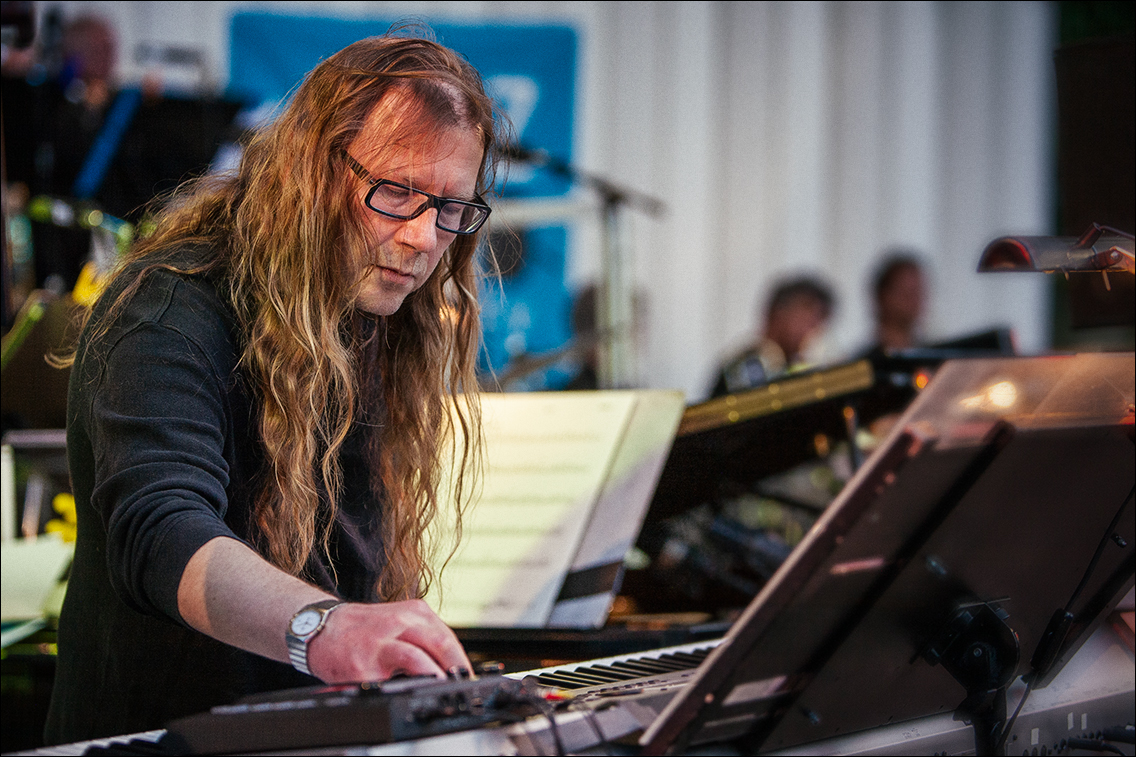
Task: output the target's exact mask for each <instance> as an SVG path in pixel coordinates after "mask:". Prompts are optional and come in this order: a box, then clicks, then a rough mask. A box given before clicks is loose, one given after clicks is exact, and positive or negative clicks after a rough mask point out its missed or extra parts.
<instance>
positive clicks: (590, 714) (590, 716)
mask: <svg viewBox="0 0 1136 757" xmlns="http://www.w3.org/2000/svg"><path fill="white" fill-rule="evenodd" d="M573 708H575V710H576V711H578V712H582V713H584V720H586V721H587V722H588V725H590V726H591V727H592V730H593V731H595V734H596V738H598V739H599V740H600V743H599V745H600V746H602V747H603V748H604V754H606V755H608V757H613V755H614V754H615V753H614V752H612V751H611V742H610V741H608V738H607V736H604V732H603V729H602V728H600V721H599V718H597V717H596V711H595V710H593V709H592V708H591V707H589V706H587V705H585V704H581V705H579V706H575V705H574V704H572V703H570V704H569V705H568V709H569V710H572V709H573Z"/></svg>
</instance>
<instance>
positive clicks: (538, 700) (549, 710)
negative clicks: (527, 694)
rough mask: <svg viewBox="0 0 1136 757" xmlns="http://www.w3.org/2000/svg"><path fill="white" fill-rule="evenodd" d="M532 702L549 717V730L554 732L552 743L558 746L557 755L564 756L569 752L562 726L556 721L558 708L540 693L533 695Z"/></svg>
mask: <svg viewBox="0 0 1136 757" xmlns="http://www.w3.org/2000/svg"><path fill="white" fill-rule="evenodd" d="M532 703H533V704H534V705H536V708H537V709H538V710H540V714H542V715H544V717H545V718H547V719H548V726H549V731H550V732H551V733H552V743H553V745H555V747H556V754H557V757H564V756H565V755H567V754H568V752H567V751H566V750H565V749H564V742H563V740H561V738H560V726H559V725H557V723H556V708H555V707H553V706H552V705H551V704H549V703H548V701H547V700H545V698H544V697H542V696H540V695H539V694H534V695H533V696H532Z"/></svg>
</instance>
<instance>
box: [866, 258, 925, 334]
mask: <svg viewBox="0 0 1136 757" xmlns="http://www.w3.org/2000/svg"><path fill="white" fill-rule="evenodd" d="M872 295H873V302H874V303H875V317H876V335H875V343H874V344H873V345H872V346H871V347H869V348H868V349H867V350H865V352H866V353H867V354H869V355H871V354H887V353H889V352H894V351H896V350H904V349H911V348H912V347H917V346H919V341H920V337H919V329H920V326H921V325H922V321H923V313H924V311H925V309H926V303H927V277H926V275H925V274H924V272H923V264H922V263H920V262H919V257H918V256H917V255H916V254H915V253H914V252H911V251H910V250H893V251H891V252H889V253H887V254H886V255H885V256H884V258H883V260H882V261H881V262H880V263H879V265H878V266H877V267H876V274H875V276H874V278H873V280H872Z"/></svg>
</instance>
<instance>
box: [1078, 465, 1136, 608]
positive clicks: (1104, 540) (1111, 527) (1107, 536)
mask: <svg viewBox="0 0 1136 757" xmlns="http://www.w3.org/2000/svg"><path fill="white" fill-rule="evenodd" d="M1133 494H1136V486H1133V487H1132V488H1131V489H1129V490H1128V496H1127V497H1125V498H1124V501H1123V502H1121V503H1120V508H1119V509H1118V510H1117V511H1116V515H1115V516H1113V518H1112V523H1109V524H1108V529H1107V530H1106V531H1105V532H1104V536H1102V537H1101V540H1100V544H1098V545H1097V551H1096V552H1094V553H1093V559H1092V560H1090V561H1089V567H1088V568H1087V569H1086V570H1085V575H1084V576H1082V577H1081V583H1079V584H1078V585H1077V588H1076V590H1074V592H1073V596H1072V597H1070V598H1069V603H1068V604H1066V605H1065V612H1069V611H1071V610H1072V609H1073V602H1075V601H1076V600H1077V597H1078V596H1080V594H1081V591H1082V590H1084V588H1085V584H1087V583H1088V582H1089V578H1090V576H1092V574H1093V571H1094V570H1096V567H1097V561H1098V560H1100V556H1101V554H1103V553H1104V546H1105V545H1106V544H1108V543H1109V542H1110V541H1112V534H1113V532H1114V531H1116V525H1117V524H1118V523H1120V516H1121V515H1123V514H1124V508H1125V507H1126V506H1127V505H1128V501H1129V500H1130V499H1132V495H1133Z"/></svg>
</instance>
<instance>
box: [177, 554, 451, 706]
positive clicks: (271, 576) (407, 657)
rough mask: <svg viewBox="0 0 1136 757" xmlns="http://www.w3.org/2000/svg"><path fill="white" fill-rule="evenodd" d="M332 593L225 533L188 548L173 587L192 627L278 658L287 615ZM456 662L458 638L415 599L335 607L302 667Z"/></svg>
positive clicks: (415, 666)
mask: <svg viewBox="0 0 1136 757" xmlns="http://www.w3.org/2000/svg"><path fill="white" fill-rule="evenodd" d="M332 598H333V597H331V595H329V594H328V593H327V592H325V591H323V590H322V589H318V588H316V587H314V586H311V585H310V584H307V583H305V582H303V581H301V580H300V579H298V578H296V577H294V576H290V575H288V574H287V573H284V572H283V571H281V570H279V569H277V568H276V567H275V566H273V565H270V564H269V563H268V562H267V561H265V559H264V558H263V557H261V556H260V555H258V554H257V553H256V552H254V551H253V550H252V549H250V548H249V547H248V546H247V545H245V544H243V543H241V542H239V541H237V540H236V539H230V538H228V537H224V536H219V537H217V538H215V539H213V540H211V541H209V542H206V543H205V545H204V546H202V547H201V549H199V550H198V551H197V552H196V553H194V555H193V557H191V558H190V560H189V564H188V565H186V567H185V572H184V573H183V574H182V578H181V583H180V584H179V586H178V609H179V610H180V611H181V615H182V618H183V619H184V620H185V621H186V622H187V623H189V625H191V626H192V627H193V628H196V629H197V630H198V631H201V632H202V633H205V634H208V635H209V636H212V637H213V638H214V639H217V640H218V641H223V642H225V643H226V644H232V645H233V646H235V647H240V648H241V649H244V650H247V651H249V652H255V653H256V654H259V655H264V656H265V657H270V658H272V659H274V660H279V661H280V662H288V661H289V659H288V646H287V644H286V643H285V641H284V634H285V631H286V629H287V628H288V622H289V621H290V620H291V618H292V615H293V614H295V613H296V611H297V610H299V609H300V608H301V607H303V606H304V605H307V604H310V603H312V602H318V601H320V600H324V599H332ZM455 666H461V667H464V668H466V669H467V670H470V669H472V668H471V666H470V663H469V658H468V657H466V654H465V651H464V650H463V649H462V646H461V644H460V643H459V642H458V638H457V636H455V635H454V632H453V631H451V630H450V629H449V628H448V627H447V626H446V624H445V623H443V622H442V620H441V618H439V617H438V616H437V615H435V614H434V612H433V611H432V610H431V609H430V607H429V606H428V605H427V604H426V603H425V602H423V601H422V600H420V599H414V600H408V601H405V602H387V603H382V604H363V603H354V602H352V603H348V604H345V605H342V606H340V607H337V608H336V609H335V611H334V612H333V613H331V614H330V615H328V616H327V621H326V625H325V626H324V628H323V630H322V631H320V632H319V633H318V634H316V636H315V638H314V639H312V641H311V642H310V643H309V644H308V669H309V670H311V671H312V673H314V674H315V675H316V676H317V677H318V678H321V679H323V680H324V681H326V682H328V683H343V682H348V681H379V680H385V679H387V678H390V677H391V676H392V675H395V674H397V673H406V674H408V675H436V676H444V675H445V674H446V671H448V670H449V669H450V668H452V667H455Z"/></svg>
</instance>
